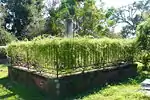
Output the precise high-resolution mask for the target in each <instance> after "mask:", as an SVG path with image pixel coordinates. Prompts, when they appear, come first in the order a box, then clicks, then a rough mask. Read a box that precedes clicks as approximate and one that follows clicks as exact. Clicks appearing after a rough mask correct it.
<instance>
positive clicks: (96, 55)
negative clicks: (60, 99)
mask: <svg viewBox="0 0 150 100" xmlns="http://www.w3.org/2000/svg"><path fill="white" fill-rule="evenodd" d="M133 44H134V42H133V40H127V39H108V38H104V39H89V38H74V39H62V38H54V39H49V38H45V39H42V40H35V41H28V42H24V41H22V42H16V43H11V44H9V45H8V49H7V50H8V55H9V56H10V57H12V59H13V64H14V65H16V64H19V65H22V64H23V65H22V66H26V65H30V66H28V67H34V68H37V69H38V70H41V68H42V69H43V68H44V69H58V70H60V71H63V70H74V69H77V68H83V69H84V70H85V69H86V68H88V67H87V66H91V67H93V68H100V67H101V66H105V65H106V64H109V63H112V62H114V63H115V62H118V61H119V60H120V61H132V60H133V56H134V52H135V51H134V50H135V49H134V46H133Z"/></svg>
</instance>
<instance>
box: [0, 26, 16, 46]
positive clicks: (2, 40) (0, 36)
mask: <svg viewBox="0 0 150 100" xmlns="http://www.w3.org/2000/svg"><path fill="white" fill-rule="evenodd" d="M16 40H17V39H16V37H15V36H14V35H12V34H11V33H9V32H7V31H5V30H4V29H2V28H0V46H4V45H6V44H8V43H10V42H12V41H16Z"/></svg>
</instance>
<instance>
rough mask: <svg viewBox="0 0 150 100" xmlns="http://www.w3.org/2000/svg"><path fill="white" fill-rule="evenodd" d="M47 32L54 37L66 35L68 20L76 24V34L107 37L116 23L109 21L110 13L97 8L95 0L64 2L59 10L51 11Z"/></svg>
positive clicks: (64, 0) (53, 9)
mask: <svg viewBox="0 0 150 100" xmlns="http://www.w3.org/2000/svg"><path fill="white" fill-rule="evenodd" d="M100 3H101V2H100ZM49 15H50V17H49V18H48V19H49V20H48V22H47V24H46V25H47V32H48V33H51V34H52V35H55V34H56V35H61V36H62V35H64V34H65V33H66V32H65V31H66V30H65V28H66V26H65V24H66V22H65V21H66V20H67V19H72V20H73V23H74V27H73V28H74V33H77V34H80V35H89V34H90V35H97V34H100V33H101V35H105V34H107V33H108V32H109V27H111V26H113V24H114V22H113V21H112V20H110V19H109V17H110V15H111V13H110V11H104V9H103V8H102V6H100V7H99V8H98V7H96V5H95V1H93V0H79V1H76V0H62V1H61V5H60V7H58V8H55V7H53V8H51V9H50V10H49Z"/></svg>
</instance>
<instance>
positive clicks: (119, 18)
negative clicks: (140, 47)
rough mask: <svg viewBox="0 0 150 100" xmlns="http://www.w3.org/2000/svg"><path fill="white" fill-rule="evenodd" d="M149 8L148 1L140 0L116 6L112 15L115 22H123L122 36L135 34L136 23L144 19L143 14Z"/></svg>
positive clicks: (149, 3) (149, 2)
mask: <svg viewBox="0 0 150 100" xmlns="http://www.w3.org/2000/svg"><path fill="white" fill-rule="evenodd" d="M149 10H150V1H149V0H142V1H138V2H134V3H133V4H130V5H127V6H123V7H121V8H118V9H117V10H116V12H115V14H114V15H113V19H114V20H115V21H116V22H117V23H123V24H125V26H124V27H123V29H122V32H121V33H122V36H123V37H129V36H131V35H135V33H136V28H137V25H138V24H139V23H140V22H142V21H144V15H145V14H146V13H147V14H148V11H149Z"/></svg>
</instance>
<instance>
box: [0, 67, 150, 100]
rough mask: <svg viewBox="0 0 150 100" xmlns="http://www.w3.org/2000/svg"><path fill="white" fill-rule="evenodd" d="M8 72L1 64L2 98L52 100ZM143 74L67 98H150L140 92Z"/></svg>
mask: <svg viewBox="0 0 150 100" xmlns="http://www.w3.org/2000/svg"><path fill="white" fill-rule="evenodd" d="M7 74H8V73H7V67H6V66H4V65H0V100H52V99H50V98H49V97H48V96H46V95H44V94H43V93H41V92H40V91H38V90H36V89H33V88H26V87H25V86H23V85H21V84H18V83H15V82H11V81H10V80H9V79H8V77H7ZM142 75H143V76H142ZM142 75H141V76H140V77H138V78H135V79H129V80H127V81H125V82H122V83H120V84H116V85H107V86H106V87H103V88H96V89H94V90H91V91H89V92H86V93H83V94H80V95H79V96H76V97H72V98H71V99H70V98H69V99H67V100H150V98H149V97H147V96H145V95H144V94H142V93H140V92H138V90H139V89H140V85H139V83H140V82H141V81H143V80H144V79H145V77H147V75H146V76H145V74H142Z"/></svg>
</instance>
